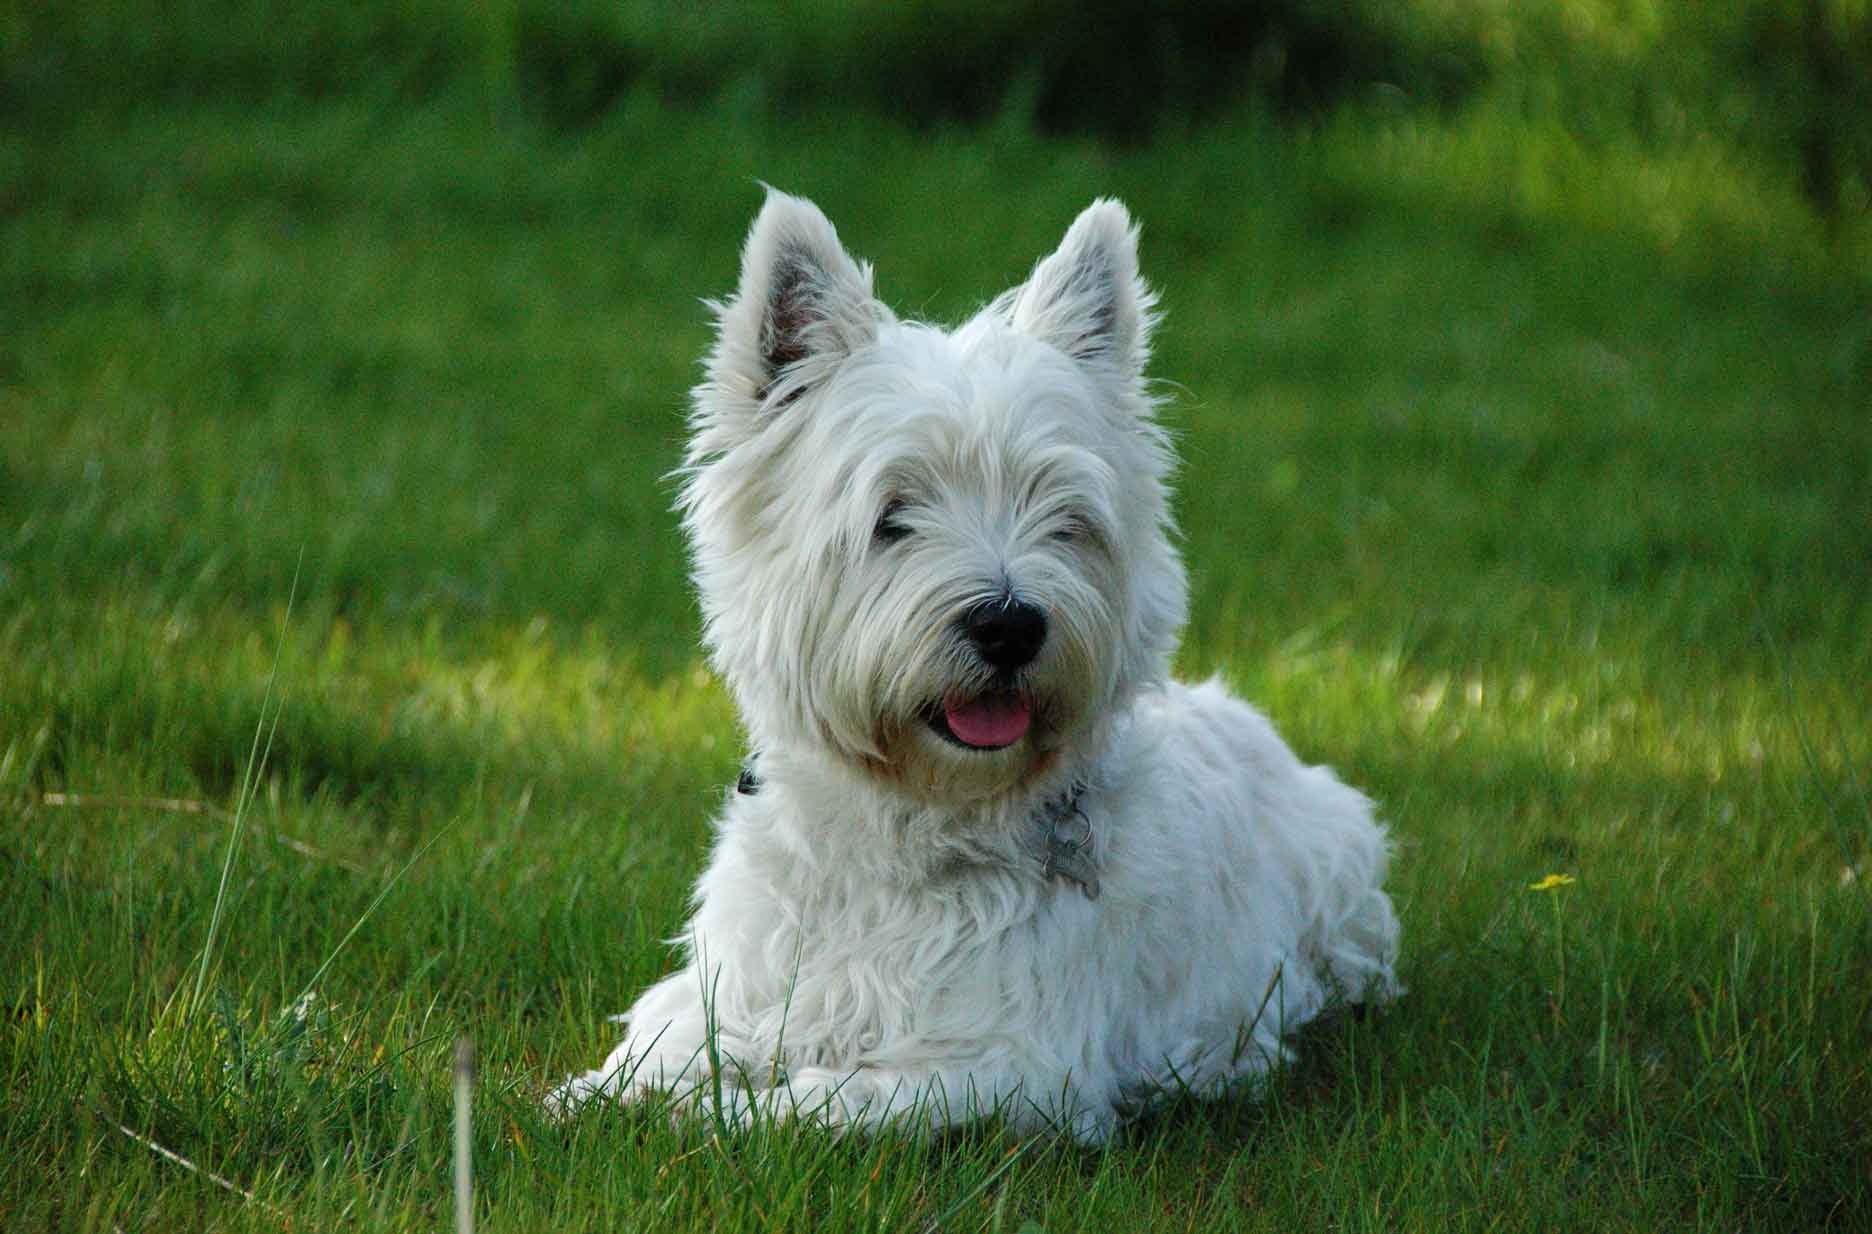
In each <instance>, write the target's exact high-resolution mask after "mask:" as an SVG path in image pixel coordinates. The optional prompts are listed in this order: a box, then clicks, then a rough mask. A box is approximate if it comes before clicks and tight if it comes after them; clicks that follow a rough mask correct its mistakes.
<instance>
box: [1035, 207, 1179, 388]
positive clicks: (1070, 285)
mask: <svg viewBox="0 0 1872 1234" xmlns="http://www.w3.org/2000/svg"><path fill="white" fill-rule="evenodd" d="M1137 238H1138V230H1137V226H1136V225H1135V224H1134V223H1132V221H1131V216H1130V215H1129V214H1128V213H1126V211H1125V208H1124V207H1123V206H1122V205H1120V204H1119V203H1118V202H1116V201H1113V200H1112V199H1111V198H1109V197H1107V198H1101V199H1100V200H1098V201H1095V202H1093V203H1092V204H1091V205H1090V206H1087V207H1086V208H1085V210H1084V211H1083V212H1082V213H1081V214H1080V215H1079V217H1078V218H1077V219H1074V220H1073V225H1072V226H1071V227H1070V228H1068V229H1067V232H1066V238H1065V239H1064V240H1063V241H1061V242H1060V246H1059V249H1058V250H1057V251H1056V252H1054V253H1053V255H1052V256H1050V257H1047V258H1045V259H1043V260H1042V261H1041V262H1040V264H1039V265H1037V266H1035V267H1034V271H1033V273H1032V274H1031V275H1029V276H1028V278H1027V281H1026V282H1025V283H1023V284H1021V285H1020V286H1019V287H1017V288H1015V289H1014V290H1013V291H1011V292H1009V293H1008V295H1007V296H1006V297H1005V298H1004V302H1003V307H1004V309H1005V311H1006V313H1007V315H1008V320H1010V321H1011V322H1013V323H1014V326H1015V328H1016V329H1019V330H1024V331H1025V332H1027V333H1028V334H1031V335H1033V336H1034V337H1035V338H1038V339H1041V340H1044V341H1045V342H1048V343H1051V344H1052V345H1053V346H1055V347H1057V348H1059V349H1060V350H1061V351H1063V352H1065V353H1066V354H1067V355H1069V356H1071V357H1073V358H1074V359H1075V360H1079V361H1082V362H1085V363H1091V364H1097V365H1101V366H1109V367H1110V368H1111V369H1112V370H1113V371H1114V372H1115V373H1116V374H1117V375H1118V376H1119V377H1121V378H1125V379H1129V380H1137V379H1138V378H1140V377H1142V376H1143V373H1144V361H1145V360H1146V358H1147V357H1148V355H1149V352H1150V331H1151V327H1152V325H1154V324H1155V323H1156V318H1155V316H1154V314H1153V313H1152V311H1151V310H1152V309H1153V308H1154V307H1155V305H1156V303H1157V297H1156V295H1155V294H1154V293H1153V292H1152V291H1151V289H1150V288H1149V287H1147V286H1146V285H1145V284H1144V281H1143V280H1142V279H1141V278H1139V277H1138V260H1137Z"/></svg>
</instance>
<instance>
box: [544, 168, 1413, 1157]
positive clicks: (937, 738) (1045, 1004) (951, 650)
mask: <svg viewBox="0 0 1872 1234" xmlns="http://www.w3.org/2000/svg"><path fill="white" fill-rule="evenodd" d="M1153 306H1154V297H1153V296H1152V294H1151V293H1150V291H1149V290H1148V288H1146V287H1145V285H1144V284H1143V282H1142V281H1141V280H1140V279H1139V277H1138V273H1137V233H1136V229H1135V228H1134V227H1133V226H1132V225H1131V221H1130V218H1129V216H1128V215H1127V214H1126V213H1125V210H1124V208H1123V207H1122V206H1120V205H1119V204H1118V203H1116V202H1113V201H1100V202H1096V203H1094V204H1093V205H1092V206H1091V207H1090V208H1088V209H1087V210H1086V211H1085V212H1084V213H1083V214H1081V215H1080V216H1079V218H1078V220H1077V221H1076V222H1074V223H1073V225H1072V227H1071V229H1070V230H1069V231H1068V232H1067V234H1066V238H1065V240H1064V241H1063V243H1062V244H1061V246H1060V248H1059V250H1058V251H1057V252H1055V253H1054V254H1053V255H1052V256H1050V257H1048V258H1046V259H1045V260H1043V261H1042V262H1040V264H1039V265H1038V266H1037V267H1036V268H1035V269H1034V271H1033V273H1032V275H1031V276H1030V277H1029V278H1028V280H1027V282H1026V283H1024V284H1022V285H1021V286H1019V287H1017V288H1015V289H1014V290H1013V291H1010V292H1008V293H1007V294H1005V295H1003V296H1001V297H1000V298H999V299H997V300H995V301H994V302H993V303H992V304H990V305H989V306H988V307H987V308H985V309H983V310H982V311H981V312H980V313H979V314H977V315H976V316H975V317H974V318H973V319H972V320H970V321H968V322H966V323H965V324H963V325H962V326H960V327H959V328H957V329H955V330H953V331H945V330H941V329H938V328H935V327H932V326H928V325H923V324H919V323H914V322H906V321H899V320H898V319H897V318H896V317H895V316H894V315H893V314H892V313H891V312H890V310H888V309H887V308H885V307H884V306H883V305H882V304H881V303H880V302H879V301H878V300H877V298H876V297H875V296H874V295H873V293H872V288H871V272H870V269H869V267H867V266H862V265H860V264H858V263H857V262H855V261H853V260H852V258H851V257H850V256H849V255H847V253H846V252H845V250H844V248H843V247H842V246H841V245H840V243H839V240H838V237H837V235H836V233H835V232H834V231H833V228H832V225H831V224H830V223H829V222H828V221H827V220H826V218H825V216H824V215H822V214H821V213H820V212H819V210H818V209H817V208H816V207H814V206H813V205H812V204H811V203H810V202H807V201H804V200H801V199H799V198H795V197H789V196H786V195H785V194H781V193H777V192H776V193H770V194H769V196H768V199H767V203H766V206H765V208H764V209H763V210H762V211H761V214H760V217H759V218H758V219H757V220H756V222H755V224H754V227H753V230H752V232H751V233H750V235H749V237H748V242H747V247H746V250H745V253H744V255H743V265H742V274H741V284H740V289H739V291H738V292H737V294H736V295H735V297H734V299H732V300H731V301H729V302H728V303H726V304H724V305H719V306H717V312H718V315H719V319H720V336H719V339H718V341H717V344H716V346H715V349H714V351H713V353H712V354H711V356H710V359H709V363H708V371H707V376H706V378H705V380H704V381H703V383H702V384H701V385H700V386H699V387H698V388H697V390H696V392H695V399H694V412H693V415H692V418H691V423H692V439H691V444H690V449H689V454H688V461H687V466H686V469H685V478H686V483H685V486H684V489H683V494H682V499H681V507H682V512H683V516H684V524H685V527H686V529H687V532H688V534H689V538H690V542H691V545H692V548H693V561H694V572H695V581H696V586H697V589H698V591H699V593H700V596H701V603H702V612H703V618H704V628H705V637H706V641H707V644H708V647H709V651H710V654H711V657H712V659H713V662H714V664H715V665H716V667H717V669H718V670H719V671H720V673H721V674H722V676H723V678H724V679H725V680H726V682H727V683H728V685H729V687H730V688H731V689H732V690H733V692H734V696H735V699H736V701H737V703H738V704H739V706H740V710H741V715H742V717H743V721H744V723H745V724H746V727H747V731H748V737H749V741H750V744H751V748H752V749H753V750H754V751H756V752H757V753H756V755H755V759H754V762H753V763H752V764H751V770H750V774H749V775H747V776H744V777H743V782H742V784H741V786H740V787H739V789H738V791H736V792H735V793H734V794H732V795H731V796H730V797H729V800H728V803H727V805H726V808H725V809H724V810H723V813H722V816H721V818H720V819H719V822H718V831H717V839H716V843H715V849H714V853H713V856H712V857H711V859H710V862H709V866H708V869H707V870H706V871H705V872H704V873H703V875H702V877H701V879H700V881H699V882H698V883H697V886H696V891H695V908H694V915H693V917H692V918H691V920H690V922H689V925H688V927H687V929H686V930H685V931H684V933H683V935H682V936H681V938H680V939H678V940H676V941H677V943H678V944H679V945H680V947H681V948H682V954H683V956H684V963H683V964H682V966H681V967H680V968H678V969H677V971H675V972H674V973H672V974H671V975H670V976H668V977H666V978H665V979H663V980H662V981H661V982H659V983H657V984H656V985H655V986H653V987H652V988H651V989H650V990H649V991H647V992H646V993H645V994H644V995H643V996H642V997H641V998H640V999H639V1000H638V1002H637V1004H636V1005H635V1006H634V1007H633V1008H632V1009H631V1010H630V1012H629V1013H628V1015H627V1016H626V1017H624V1018H625V1019H626V1021H627V1024H628V1032H627V1035H626V1036H625V1038H624V1041H623V1042H622V1044H620V1045H619V1046H618V1047H617V1049H616V1050H615V1051H613V1053H612V1054H611V1056H610V1057H609V1058H608V1059H606V1060H605V1063H604V1065H603V1066H602V1067H601V1068H599V1069H598V1070H596V1071H592V1072H589V1073H587V1074H585V1075H582V1076H577V1077H574V1078H573V1079H571V1080H569V1081H567V1083H566V1084H565V1085H564V1086H563V1087H562V1088H561V1089H560V1090H559V1091H558V1093H557V1094H556V1098H557V1100H558V1101H559V1102H560V1103H561V1104H562V1105H566V1106H571V1105H576V1104H578V1103H580V1102H582V1101H584V1100H587V1099H590V1098H592V1097H594V1096H599V1095H604V1096H615V1097H619V1098H623V1099H626V1100H629V1099H634V1098H638V1097H642V1096H644V1095H646V1094H650V1093H661V1094H668V1095H669V1099H672V1100H673V1101H674V1102H675V1104H676V1106H677V1108H679V1109H688V1108H706V1107H714V1106H717V1103H719V1106H718V1108H719V1112H721V1113H722V1114H724V1115H726V1116H728V1117H730V1118H731V1119H734V1120H736V1121H741V1122H745V1121H748V1120H750V1119H753V1118H757V1117H762V1116H764V1115H773V1116H778V1117H791V1116H797V1117H805V1118H810V1119H815V1120H819V1121H823V1122H825V1123H828V1124H833V1125H870V1124H875V1123H878V1122H880V1121H884V1120H889V1119H898V1118H918V1119H924V1120H928V1121H929V1122H930V1123H932V1124H935V1125H946V1124H950V1123H955V1122H960V1121H964V1120H966V1119H970V1118H974V1117H977V1116H980V1115H981V1114H984V1113H987V1112H989V1111H998V1112H1000V1113H1001V1114H1002V1115H1003V1116H1004V1117H1006V1118H1007V1119H1008V1120H1009V1121H1010V1122H1011V1123H1012V1124H1013V1125H1015V1126H1016V1127H1021V1128H1041V1127H1044V1128H1053V1129H1059V1130H1064V1131H1067V1132H1069V1133H1070V1134H1072V1135H1074V1136H1076V1137H1078V1138H1079V1139H1082V1140H1085V1141H1098V1140H1101V1139H1103V1138H1104V1137H1106V1136H1107V1135H1109V1134H1110V1133H1111V1131H1112V1130H1113V1129H1114V1128H1115V1127H1116V1125H1117V1124H1118V1122H1119V1120H1120V1119H1122V1118H1123V1117H1125V1116H1127V1115H1129V1114H1132V1113H1135V1112H1137V1111H1139V1110H1141V1109H1143V1108H1144V1107H1145V1106H1147V1105H1148V1104H1149V1103H1150V1101H1151V1100H1152V1099H1153V1098H1154V1097H1155V1096H1157V1095H1159V1094H1162V1093H1165V1092H1169V1091H1191V1092H1194V1093H1197V1094H1199V1095H1216V1094H1219V1093H1221V1092H1223V1091H1224V1090H1227V1089H1229V1088H1230V1087H1232V1086H1235V1085H1238V1084H1240V1083H1241V1082H1244V1081H1251V1080H1253V1079H1254V1078H1255V1077H1257V1076H1259V1075H1260V1074H1262V1073H1263V1072H1264V1071H1265V1070H1266V1068H1267V1067H1268V1065H1269V1064H1270V1062H1272V1061H1273V1060H1275V1059H1276V1058H1278V1057H1280V1056H1281V1055H1282V1053H1283V1049H1284V1046H1283V1038H1284V1037H1285V1036H1286V1035H1287V1034H1289V1033H1291V1032H1292V1031H1293V1030H1294V1029H1296V1028H1297V1027H1299V1026H1300V1025H1302V1024H1304V1023H1305V1022H1306V1021H1307V1020H1309V1019H1311V1018H1312V1017H1313V1016H1315V1015H1316V1014H1318V1013H1319V1011H1320V1010H1321V1009H1322V1008H1323V1007H1325V1006H1326V1005H1327V1004H1328V1003H1329V1002H1330V1001H1332V1000H1333V999H1335V998H1343V999H1347V1000H1359V999H1366V998H1383V997H1388V996H1389V995H1391V994H1393V993H1395V981H1394V977H1393V974H1392V964H1393V960H1394V958H1395V954H1396V949H1397V921H1396V918H1395V916H1394V914H1393V912H1392V908H1391V904H1390V901H1389V900H1388V899H1387V898H1386V896H1385V893H1384V891H1383V889H1382V881H1383V876H1384V870H1385V861H1386V853H1387V845H1386V840H1385V836H1384V832H1383V830H1382V829H1381V828H1380V827H1379V826H1378V824H1376V823H1375V822H1374V821H1373V818H1372V813H1371V807H1370V803H1369V802H1367V801H1366V799H1365V798H1364V797H1362V796H1361V795H1360V794H1359V793H1357V792H1356V791H1354V790H1353V789H1350V788H1348V787H1346V786H1345V785H1343V784H1341V783H1340V782H1339V781H1338V780H1336V779H1335V778H1334V777H1333V776H1332V774H1331V773H1330V772H1328V771H1326V770H1325V769H1323V768H1318V767H1308V766H1305V765H1304V764H1302V763H1301V762H1300V761H1299V760H1298V759H1296V758H1295V757H1294V755H1293V753H1292V752H1291V751H1290V750H1289V749H1288V748H1287V746H1286V745H1285V744H1284V743H1283V742H1282V741H1281V739H1280V737H1279V736H1278V735H1277V734H1276V733H1275V732H1274V730H1273V728H1272V727H1271V726H1270V725H1269V724H1268V723H1267V721H1266V720H1265V719H1263V718H1262V717H1261V716H1260V715H1259V714H1258V713H1257V712H1255V711H1254V710H1253V709H1252V708H1250V707H1249V706H1247V705H1246V704H1245V703H1242V702H1239V701H1237V700H1236V699H1234V698H1232V697H1230V696H1229V694H1228V693H1227V692H1226V691H1225V690H1224V689H1223V688H1222V687H1221V686H1220V685H1218V684H1216V683H1214V682H1210V683H1208V684H1205V685H1200V686H1194V687H1191V686H1185V685H1182V684H1179V683H1176V682H1174V681H1172V680H1170V677H1169V662H1170V657H1171V654H1172V652H1173V651H1174V649H1175V644H1176V639H1177V635H1178V632H1179V631H1180V629H1181V627H1182V624H1183V620H1184V611H1185V581H1184V575H1183V568H1182V564H1181V562H1180V561H1179V560H1178V558H1177V554H1176V552H1175V550H1174V548H1173V547H1172V544H1171V534H1172V528H1171V525H1170V515H1169V510H1168V505H1167V497H1166V489H1165V484H1166V480H1167V477H1168V474H1169V472H1170V470H1171V467H1172V463H1173V460H1172V456H1171V451H1170V449H1169V445H1168V442H1167V440H1166V438H1165V435H1164V434H1163V432H1162V431H1161V430H1160V429H1159V428H1158V426H1157V424H1156V422H1155V419H1154V412H1155V406H1154V402H1153V400H1152V398H1151V396H1150V394H1149V391H1148V388H1147V386H1146V383H1145V379H1144V375H1143V372H1144V364H1145V359H1146V355H1147V351H1148V345H1149V334H1150V329H1151V326H1152V325H1153V323H1154V318H1153V314H1152V309H1153Z"/></svg>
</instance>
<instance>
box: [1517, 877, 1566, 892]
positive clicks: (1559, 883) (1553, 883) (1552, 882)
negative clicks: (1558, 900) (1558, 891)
mask: <svg viewBox="0 0 1872 1234" xmlns="http://www.w3.org/2000/svg"><path fill="white" fill-rule="evenodd" d="M1573 881H1574V880H1573V876H1572V875H1571V874H1549V875H1548V876H1547V877H1546V878H1543V879H1542V880H1541V881H1540V882H1538V883H1529V884H1528V888H1527V889H1528V890H1529V891H1552V890H1553V889H1554V888H1556V887H1567V886H1570V885H1572V883H1573Z"/></svg>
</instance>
